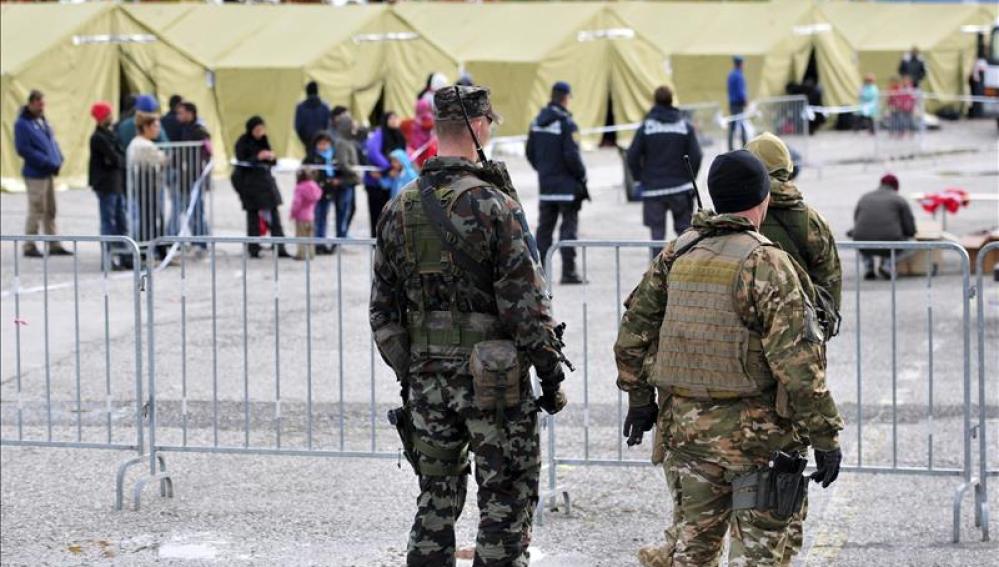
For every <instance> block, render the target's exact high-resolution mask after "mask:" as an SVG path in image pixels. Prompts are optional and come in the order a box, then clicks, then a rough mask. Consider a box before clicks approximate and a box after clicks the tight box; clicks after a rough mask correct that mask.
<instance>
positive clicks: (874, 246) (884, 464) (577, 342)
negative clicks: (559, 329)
mask: <svg viewBox="0 0 999 567" xmlns="http://www.w3.org/2000/svg"><path fill="white" fill-rule="evenodd" d="M659 246H662V243H661V242H636V241H563V242H558V243H556V244H555V245H554V246H553V247H552V248H551V249H550V250H549V253H548V257H547V259H546V262H547V263H546V266H548V268H549V269H548V270H547V273H548V274H552V273H555V272H554V271H553V270H552V269H551V267H552V259H553V257H554V255H555V252H556V250H558V249H562V248H575V249H577V255H578V260H577V261H579V262H581V265H582V273H583V278H584V280H588V281H587V283H586V284H585V285H583V286H579V287H574V288H570V287H566V286H561V287H559V288H558V290H557V293H555V309H556V316H557V318H558V319H560V320H566V321H567V322H568V323H569V331H568V333H567V337H568V341H569V347H568V355H569V358H570V359H574V361H575V362H576V363H577V366H578V370H577V374H576V375H571V376H569V377H568V379H567V381H566V383H565V384H566V387H567V388H568V389H569V391H568V395H569V399H570V406H569V407H568V408H567V409H566V410H565V411H563V412H562V413H560V414H559V415H558V416H557V418H556V417H554V416H553V417H551V418H549V420H550V422H551V424H552V427H550V429H549V433H548V443H549V447H548V453H547V458H548V487H547V491H546V493H545V494H546V498H548V499H549V501H551V500H553V499H554V497H555V496H556V495H558V494H560V493H561V494H562V495H563V497H564V498H566V499H567V500H568V490H567V489H566V488H565V487H564V486H560V485H559V484H558V482H559V479H558V478H557V476H556V468H557V467H558V465H571V466H636V465H642V466H644V465H648V464H649V460H648V458H647V454H646V453H647V451H648V444H645V445H642V446H640V447H642V449H641V456H640V457H639V458H635V457H629V456H626V454H625V448H624V443H623V442H624V438H623V436H622V434H621V428H622V425H623V422H624V413H625V406H624V403H623V396H622V395H621V393H620V392H619V391H617V388H616V386H615V384H614V380H613V377H614V376H616V373H617V372H616V365H615V363H614V361H613V355H612V349H611V343H612V341H613V337H603V338H601V339H600V340H598V341H597V345H598V348H599V352H600V355H598V356H595V357H593V356H591V345H592V344H593V342H594V341H593V339H592V337H591V334H592V333H593V332H594V331H593V330H594V329H596V330H597V332H600V330H601V329H608V328H611V329H613V328H617V325H618V324H619V322H620V320H621V316H622V305H623V300H624V297H625V296H624V293H627V292H630V290H631V287H629V288H627V289H622V275H623V274H622V271H623V266H624V267H626V268H627V269H628V273H627V274H625V275H626V278H627V279H626V280H625V281H626V284H627V285H628V286H634V285H636V284H637V283H638V281H639V280H640V278H641V275H642V273H644V271H645V270H646V269H647V267H648V253H641V254H631V255H629V256H628V257H625V258H623V257H622V252H624V251H626V250H629V249H636V248H637V249H641V250H642V252H645V249H648V248H655V247H659ZM837 246H838V247H839V248H840V250H842V251H852V252H853V259H852V260H853V264H854V266H853V269H852V270H851V271H852V272H853V282H852V285H853V286H854V288H855V289H853V290H852V295H853V296H854V297H853V301H852V304H853V305H852V306H851V305H850V303H851V302H850V300H849V293H845V294H844V295H845V296H844V301H843V315H844V321H843V332H842V335H843V336H840V337H838V338H836V339H833V341H831V342H830V344H829V360H830V362H831V363H832V364H831V365H830V366H829V368H828V374H829V375H830V376H832V375H834V374H835V375H842V372H847V371H849V370H848V365H844V364H842V363H841V362H839V361H855V368H854V372H855V375H856V381H855V385H853V386H847V385H845V384H844V383H843V382H840V383H839V384H830V387H831V388H832V389H833V393H834V395H835V396H836V399H837V403H838V404H839V405H840V409H841V412H842V414H843V417H844V419H845V420H846V422H847V429H846V430H845V431H844V432H843V434H842V435H841V439H842V440H843V441H844V445H845V446H844V455H845V457H846V458H845V460H844V464H843V470H844V471H854V472H865V473H899V474H913V475H928V476H951V477H955V478H959V479H960V481H961V483H960V485H959V486H958V487H957V488H956V490H955V493H954V497H953V508H954V510H953V511H954V526H953V529H954V541H957V540H958V538H959V536H960V517H961V512H960V510H961V503H962V500H963V497H964V494H965V493H966V492H967V491H968V490H969V489H970V488H974V489H975V493H976V520H978V521H979V522H978V525H982V524H984V523H985V522H982V521H981V520H982V516H984V515H986V513H987V510H986V509H985V507H984V506H982V505H981V503H982V501H983V499H984V493H985V485H984V484H983V483H982V482H980V478H976V477H975V476H974V467H973V460H972V445H973V441H972V439H973V433H974V430H973V428H972V383H971V351H970V349H971V314H970V313H971V308H970V299H971V297H970V293H972V292H973V289H972V288H971V276H970V266H969V260H968V254H967V252H966V251H965V250H964V249H963V248H962V247H960V246H959V245H957V244H955V243H951V242H863V243H860V242H839V243H837ZM594 249H603V250H605V251H610V252H612V253H613V262H610V261H606V260H604V261H602V262H601V263H599V264H597V266H598V267H597V268H596V269H593V268H591V265H590V262H589V258H588V256H590V255H591V254H592V252H593V251H594ZM860 250H865V251H867V250H869V251H872V252H875V253H878V254H883V255H885V256H886V259H888V260H890V261H891V263H892V265H895V260H900V261H901V260H902V257H903V256H907V255H909V254H913V253H916V254H923V255H926V256H927V257H926V258H925V259H924V262H926V263H927V265H926V270H925V275H922V276H919V277H916V278H911V279H910V280H909V281H904V282H900V281H899V278H897V276H896V272H895V271H893V272H891V274H892V275H891V281H890V282H880V283H879V284H875V285H877V286H882V285H883V286H885V287H887V288H888V289H887V292H888V297H886V298H884V299H886V300H888V301H889V302H890V303H889V304H888V306H889V307H890V316H889V315H888V314H880V315H878V317H877V318H876V319H874V320H873V321H872V320H871V315H867V316H866V317H865V318H864V319H863V320H862V319H861V315H862V313H866V312H867V309H872V310H873V309H875V306H883V305H884V302H883V300H882V301H881V303H877V304H874V303H868V302H867V301H865V299H864V295H866V293H862V291H865V292H873V291H875V289H874V287H875V286H874V285H867V284H864V283H863V281H862V280H863V272H862V270H861V263H862V262H861V254H860V253H859V251H860ZM943 252H947V253H952V255H956V257H957V263H958V272H959V277H960V287H957V286H953V284H952V285H951V286H950V288H949V289H948V291H951V290H952V291H953V293H951V294H950V295H949V296H942V294H941V292H940V291H939V290H938V288H939V286H940V284H939V283H938V282H939V281H940V279H941V277H942V276H940V275H938V274H937V270H935V269H933V268H932V267H931V266H930V265H929V264H930V263H932V262H936V259H933V258H932V256H933V254H942V253H943ZM910 259H911V258H910ZM844 260H845V261H844V266H845V267H846V269H849V265H850V262H849V259H848V258H844ZM601 270H602V271H601ZM608 271H609V272H612V273H611V274H610V281H607V279H608V278H607V275H608V274H607V273H606V272H608ZM594 276H596V277H597V278H598V279H596V280H593V281H589V279H590V278H593V277H594ZM601 276H603V277H602V278H601ZM919 280H922V281H923V282H924V285H923V286H919V285H918V281H919ZM920 287H921V288H922V289H920ZM590 288H594V289H593V290H590ZM900 288H901V294H904V297H905V298H906V299H913V300H914V299H918V297H919V295H920V294H925V295H924V296H923V297H924V301H925V303H926V335H925V336H926V347H925V349H918V350H920V353H912V350H913V349H912V344H911V343H907V344H899V342H898V324H899V321H898V319H897V312H898V311H897V307H898V305H899V303H898V302H899V299H898V298H899V296H900V295H901V294H900ZM844 291H845V292H847V291H850V289H849V287H847V289H846V290H844ZM882 293H883V291H882ZM942 298H948V299H949V300H950V301H951V302H957V303H959V304H960V309H961V313H962V315H961V329H962V333H961V336H960V338H955V337H954V336H952V335H946V334H942V333H940V332H939V329H938V324H939V318H938V315H937V310H938V309H937V310H935V303H937V302H939V301H940V300H941V299H942ZM610 301H613V305H614V307H610V305H609V302H610ZM567 304H575V307H573V308H569V307H567ZM851 307H852V309H851ZM576 309H578V312H576V311H575V310H576ZM595 313H596V315H595ZM610 317H613V318H614V321H613V322H612V321H610V320H609V319H610ZM595 318H597V322H595V323H594V324H592V325H591V320H593V319H595ZM935 321H937V324H935ZM862 323H863V326H864V329H865V330H866V326H867V325H869V324H873V326H874V327H875V328H876V331H875V333H877V335H876V336H880V337H884V338H885V339H886V340H887V341H888V343H889V344H890V354H889V355H888V356H886V357H882V353H880V352H878V351H877V350H876V348H877V347H878V345H877V343H872V341H871V340H870V339H867V340H866V342H865V338H866V337H865V336H864V335H862V333H861V327H862ZM886 323H887V327H888V328H887V329H885V328H883V327H885V326H886V325H885V324H886ZM906 324H911V323H910V322H907V323H906ZM867 333H871V331H867ZM850 335H852V338H853V339H854V341H853V343H852V344H850V343H848V338H849V336H850ZM982 336H983V335H982ZM608 338H609V340H607V339H608ZM981 340H984V339H982V338H980V341H981ZM948 345H950V346H952V347H953V350H950V351H947V350H946V349H945V348H941V347H942V346H944V347H945V346H948ZM903 351H904V352H906V354H907V355H910V354H911V356H912V357H916V356H920V357H922V358H923V359H924V360H926V363H927V366H926V375H925V380H919V384H916V385H912V384H911V383H912V380H911V378H907V379H906V381H905V382H906V383H905V385H904V387H902V388H900V380H899V375H900V372H899V355H900V352H903ZM947 354H949V355H950V356H949V357H948V356H946V355H947ZM865 358H869V359H870V360H868V365H866V366H865V365H864V364H863V363H862V361H863V360H864V359H865ZM941 359H943V360H941ZM870 366H876V367H878V371H877V372H876V373H875V374H870V373H869V368H870ZM594 370H595V374H596V375H599V376H602V377H603V378H602V380H601V382H592V381H591V380H590V374H591V372H593V371H594ZM580 374H581V376H580ZM885 374H887V375H888V376H889V377H890V384H889V385H888V386H887V387H886V385H885V384H883V382H884V380H882V379H879V378H882V377H884V375H885ZM920 378H922V377H920ZM981 379H982V380H983V381H984V374H983V375H982V378H981ZM941 381H942V383H943V384H953V385H954V386H956V385H957V382H958V381H959V382H960V384H961V386H960V392H961V394H962V396H961V398H960V399H957V397H956V396H954V395H953V394H952V393H951V392H955V390H954V389H948V390H945V389H943V388H940V383H941ZM981 387H984V386H981ZM865 388H867V389H869V390H876V391H877V392H878V395H879V397H880V399H879V400H878V402H877V403H875V404H870V402H868V403H869V405H868V406H865V405H864V403H865ZM910 388H913V389H912V390H910ZM915 388H925V390H922V392H917V391H916V390H915ZM849 390H855V391H854V392H852V394H853V395H852V396H850V395H848V394H849V393H851V392H849ZM900 390H904V391H903V392H902V393H904V395H905V396H906V397H909V398H911V399H914V401H912V402H910V403H907V404H904V405H902V406H901V407H900V403H899V400H900ZM941 396H942V397H944V398H948V397H950V398H951V399H950V400H949V401H946V407H943V408H941V407H939V406H940V405H941V402H939V401H938V400H937V399H935V398H938V397H941ZM980 396H981V398H982V402H981V403H982V407H981V409H980V411H981V414H980V417H979V419H980V424H979V429H982V430H984V415H985V409H986V408H985V403H984V392H980ZM876 399H877V398H876ZM958 408H960V409H958ZM954 419H959V422H960V424H959V426H958V424H956V423H951V422H949V421H948V420H954ZM556 424H557V426H556ZM916 424H919V425H921V426H922V429H920V427H919V426H918V425H916ZM851 430H852V431H851ZM924 434H925V435H924ZM650 435H651V434H650ZM851 441H852V443H851ZM900 441H903V442H905V443H908V444H909V445H915V444H917V443H918V444H921V445H923V446H924V447H925V451H926V452H925V456H924V457H923V458H917V451H914V450H906V451H905V452H904V453H901V452H900V451H899V444H900ZM979 442H980V443H981V448H980V453H981V458H982V459H984V458H985V456H986V455H985V452H986V445H985V443H984V436H983V437H980V438H979ZM851 444H852V446H851ZM869 445H875V447H873V448H872V447H870V446H869ZM878 445H881V446H878ZM954 447H960V448H961V451H960V453H957V452H956V451H952V452H948V451H946V449H947V448H954ZM851 456H852V459H851ZM983 471H984V469H983ZM981 475H982V476H981V478H984V476H985V473H984V472H981ZM986 535H987V534H986Z"/></svg>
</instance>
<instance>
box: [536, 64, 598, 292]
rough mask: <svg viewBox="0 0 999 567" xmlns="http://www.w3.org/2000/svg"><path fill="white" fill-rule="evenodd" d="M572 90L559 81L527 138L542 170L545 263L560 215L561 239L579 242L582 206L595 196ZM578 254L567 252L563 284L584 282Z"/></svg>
mask: <svg viewBox="0 0 999 567" xmlns="http://www.w3.org/2000/svg"><path fill="white" fill-rule="evenodd" d="M571 97H572V89H571V88H570V87H569V83H566V82H564V81H558V82H557V83H555V85H554V86H552V98H551V102H549V103H548V106H546V107H544V108H542V109H541V112H540V113H539V114H538V117H537V118H535V119H534V121H533V122H531V131H530V133H529V134H528V135H527V160H528V161H530V162H531V167H533V168H534V169H535V171H537V172H538V185H539V187H540V190H541V196H540V200H541V206H540V215H539V216H540V218H539V221H538V251H539V252H540V253H541V258H542V261H544V259H545V258H547V254H548V249H549V248H551V245H552V234H553V233H554V232H555V224H556V223H557V222H558V218H559V216H561V217H562V225H561V227H560V228H559V240H576V232H577V229H578V224H579V208H580V206H581V205H582V202H583V200H584V199H586V200H588V199H589V198H590V195H589V193H588V192H587V189H586V166H584V165H583V159H582V157H581V156H580V155H579V128H578V127H577V126H576V122H575V121H573V119H572V114H571V113H570V112H569V110H568V106H569V100H570V98H571ZM582 281H583V280H582V279H581V278H580V277H579V275H578V274H577V273H576V250H575V249H573V248H563V249H562V283H564V284H578V283H582Z"/></svg>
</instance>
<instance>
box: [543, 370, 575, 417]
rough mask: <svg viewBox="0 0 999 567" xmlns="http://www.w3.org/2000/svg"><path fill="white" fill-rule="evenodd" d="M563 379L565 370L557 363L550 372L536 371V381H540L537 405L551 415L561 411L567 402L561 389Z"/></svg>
mask: <svg viewBox="0 0 999 567" xmlns="http://www.w3.org/2000/svg"><path fill="white" fill-rule="evenodd" d="M563 380H565V372H563V371H562V366H561V365H558V364H556V365H555V367H554V368H553V369H552V370H551V371H550V372H544V373H541V372H539V373H538V381H539V382H541V397H540V398H538V405H539V406H541V409H543V410H545V411H546V412H548V413H550V414H552V415H555V414H556V413H558V412H560V411H562V408H564V407H565V404H566V403H568V401H567V400H566V397H565V392H563V391H562V381H563Z"/></svg>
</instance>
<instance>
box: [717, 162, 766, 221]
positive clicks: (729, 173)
mask: <svg viewBox="0 0 999 567" xmlns="http://www.w3.org/2000/svg"><path fill="white" fill-rule="evenodd" d="M708 193H709V194H710V195H711V201H712V202H713V203H714V205H715V211H717V212H719V213H737V212H739V211H746V210H749V209H752V208H753V207H755V206H756V205H759V204H760V203H762V202H763V201H764V199H766V198H767V195H769V194H770V178H769V177H768V175H767V168H766V166H764V165H763V162H761V161H760V160H758V159H756V156H754V155H753V154H751V153H749V152H748V151H746V150H736V151H734V152H729V153H727V154H721V155H720V156H718V157H716V158H715V161H714V162H712V163H711V169H710V170H709V171H708Z"/></svg>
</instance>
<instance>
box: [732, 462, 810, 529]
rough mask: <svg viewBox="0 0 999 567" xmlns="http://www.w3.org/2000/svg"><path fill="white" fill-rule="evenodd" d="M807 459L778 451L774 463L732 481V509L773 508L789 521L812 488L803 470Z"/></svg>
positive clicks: (762, 509) (778, 515) (774, 513)
mask: <svg viewBox="0 0 999 567" xmlns="http://www.w3.org/2000/svg"><path fill="white" fill-rule="evenodd" d="M807 464H808V461H807V459H805V458H804V457H800V456H798V455H790V454H788V453H785V452H783V451H776V452H775V453H774V457H773V458H772V459H771V460H770V465H769V466H768V467H767V468H765V469H761V470H756V471H753V472H750V473H746V474H744V475H741V476H738V477H736V478H735V479H734V480H733V481H732V510H760V511H770V512H771V513H772V514H773V515H774V517H776V518H777V519H779V520H787V519H788V518H790V517H791V516H793V515H794V514H796V513H798V512H799V511H800V510H801V506H802V504H803V503H804V501H805V493H806V492H807V491H808V477H806V476H804V475H802V474H801V473H802V472H803V471H804V470H805V466H806V465H807Z"/></svg>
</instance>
